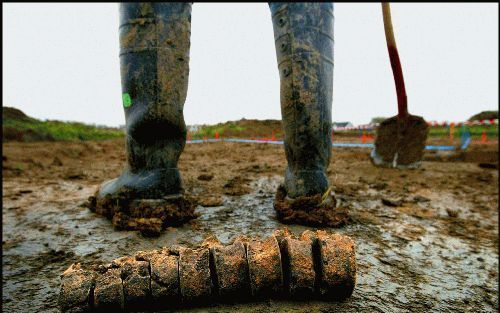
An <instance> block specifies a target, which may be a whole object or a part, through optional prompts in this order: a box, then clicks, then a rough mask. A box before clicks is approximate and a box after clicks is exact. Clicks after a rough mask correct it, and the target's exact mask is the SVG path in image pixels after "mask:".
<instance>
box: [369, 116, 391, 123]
mask: <svg viewBox="0 0 500 313" xmlns="http://www.w3.org/2000/svg"><path fill="white" fill-rule="evenodd" d="M386 119H388V117H380V116H377V117H374V118H372V120H371V121H370V123H372V124H377V123H382V122H383V121H384V120H386Z"/></svg>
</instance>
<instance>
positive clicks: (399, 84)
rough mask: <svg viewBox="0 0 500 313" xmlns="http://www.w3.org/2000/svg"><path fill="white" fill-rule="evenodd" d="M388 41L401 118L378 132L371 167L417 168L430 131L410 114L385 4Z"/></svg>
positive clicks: (379, 128) (390, 121)
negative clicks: (372, 165)
mask: <svg viewBox="0 0 500 313" xmlns="http://www.w3.org/2000/svg"><path fill="white" fill-rule="evenodd" d="M382 14H383V16H384V29H385V38H386V40H387V49H388V50H389V58H390V61H391V67H392V74H393V75H394V82H395V85H396V93H397V97H398V115H396V116H393V117H391V118H388V119H386V120H384V121H383V122H382V123H380V125H379V127H378V129H377V138H376V140H375V147H374V149H373V150H372V152H371V154H370V157H371V160H372V163H373V164H374V165H376V166H381V167H393V168H417V167H419V166H420V162H421V160H422V156H423V154H424V149H425V142H426V140H427V133H428V131H429V129H428V125H427V123H426V122H425V120H424V119H423V118H422V117H420V116H415V115H410V114H409V113H408V100H407V97H406V90H405V83H404V79H403V71H402V69H401V62H400V60H399V54H398V49H397V47H396V39H395V38H394V31H393V28H392V21H391V9H390V6H389V3H386V2H384V3H382Z"/></svg>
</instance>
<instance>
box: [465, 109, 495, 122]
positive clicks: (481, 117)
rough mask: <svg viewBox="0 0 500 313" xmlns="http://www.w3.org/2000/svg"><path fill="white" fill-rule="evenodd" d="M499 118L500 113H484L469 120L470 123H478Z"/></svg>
mask: <svg viewBox="0 0 500 313" xmlns="http://www.w3.org/2000/svg"><path fill="white" fill-rule="evenodd" d="M497 118H498V111H483V112H480V113H477V114H475V115H472V116H471V117H470V118H469V121H477V120H491V119H497Z"/></svg>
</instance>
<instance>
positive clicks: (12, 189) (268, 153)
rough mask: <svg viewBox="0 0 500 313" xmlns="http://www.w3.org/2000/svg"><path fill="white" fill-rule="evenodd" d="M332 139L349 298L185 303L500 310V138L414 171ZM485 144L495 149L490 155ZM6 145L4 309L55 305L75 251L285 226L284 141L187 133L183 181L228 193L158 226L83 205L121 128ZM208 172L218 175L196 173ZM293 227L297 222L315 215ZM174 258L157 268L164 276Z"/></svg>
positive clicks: (221, 307)
mask: <svg viewBox="0 0 500 313" xmlns="http://www.w3.org/2000/svg"><path fill="white" fill-rule="evenodd" d="M428 144H433V143H428ZM332 152H333V157H332V159H331V162H330V166H329V170H328V178H329V180H330V182H331V185H332V187H333V192H334V194H335V198H336V200H337V201H338V202H339V203H341V204H346V205H348V207H349V218H348V220H347V222H346V223H345V224H344V225H343V226H341V227H338V228H330V227H322V229H324V230H326V231H334V232H338V233H340V234H345V235H348V236H350V237H351V238H352V239H353V240H354V243H355V245H356V287H355V289H354V291H353V293H352V296H351V297H350V298H348V299H347V300H345V301H342V302H332V301H320V300H317V299H306V300H304V299H302V300H301V301H293V300H285V299H274V300H266V301H256V302H254V301H250V302H246V303H226V304H223V303H217V304H210V305H207V306H203V307H194V308H179V309H175V310H176V311H181V312H220V311H229V312H269V311H280V312H316V311H320V312H321V311H323V312H336V311H342V312H360V311H374V312H400V311H413V312H415V311H432V312H454V311H476V312H492V311H497V310H498V308H499V306H498V296H497V295H498V209H497V208H498V170H497V169H491V168H481V167H480V166H479V165H478V164H479V163H484V162H488V163H494V164H495V163H496V164H498V159H497V158H496V159H494V158H493V157H492V156H493V155H495V154H496V155H498V146H494V145H488V146H474V145H473V146H472V147H471V152H473V154H470V155H468V154H467V153H466V155H465V158H463V159H447V158H445V157H443V158H439V159H432V160H428V161H424V162H422V166H421V168H419V169H416V170H411V171H403V170H398V169H388V168H376V167H373V165H372V164H371V163H370V160H369V153H370V151H368V150H364V149H358V150H355V149H334V150H333V151H332ZM482 152H484V154H485V155H489V156H488V157H487V159H484V158H481V157H480V156H481V155H482V154H481V153H482ZM474 155H475V156H478V157H477V158H476V157H475V156H474ZM427 156H429V155H428V154H427V152H426V155H424V157H427ZM434 156H438V155H433V157H434ZM56 158H57V159H58V161H57V160H56V161H57V162H55V161H54V160H55V159H56ZM2 159H3V162H2V163H3V166H2V167H3V187H2V188H3V190H2V191H3V199H2V200H3V207H2V217H3V241H2V248H3V258H2V266H3V281H2V287H3V298H2V304H3V310H4V311H5V312H26V311H27V310H29V311H31V312H58V301H59V300H58V295H59V290H60V289H59V288H60V283H61V280H60V274H61V273H62V272H64V271H65V270H66V269H67V268H68V267H69V266H70V265H71V264H73V263H80V264H81V268H82V269H87V268H97V267H98V266H99V265H101V264H107V263H109V262H111V261H112V260H114V259H116V258H117V257H119V256H122V255H125V254H128V253H130V254H133V253H135V252H136V251H149V250H161V248H162V247H165V246H169V247H171V246H173V245H183V246H186V247H191V248H195V247H196V246H198V245H199V244H200V242H202V240H203V238H205V237H206V236H207V235H210V234H214V235H216V236H217V237H218V238H219V239H220V241H221V243H223V244H228V243H230V242H232V240H233V239H234V238H235V237H237V236H241V235H243V236H247V237H259V236H260V237H261V238H266V237H268V236H270V235H272V234H273V232H274V230H275V229H276V228H280V227H282V226H283V224H282V223H281V222H280V221H279V220H278V218H277V213H276V211H275V210H274V207H273V202H274V198H275V195H276V190H277V188H278V186H279V185H280V184H282V183H283V178H282V174H283V172H284V170H285V165H286V162H285V156H284V151H283V147H279V146H272V145H251V144H236V143H214V144H200V145H188V146H186V150H185V152H184V153H183V154H182V156H181V159H180V163H179V166H180V170H181V173H182V175H183V179H184V183H185V188H186V191H187V192H189V193H190V194H192V195H193V197H196V198H197V199H198V200H200V201H204V200H205V199H208V198H212V197H216V198H218V199H222V203H220V202H219V203H218V204H220V205H216V206H203V205H198V206H197V207H196V208H195V213H197V214H199V217H198V218H196V219H193V220H190V221H188V222H186V223H185V224H183V225H181V226H179V227H167V228H166V229H165V230H164V231H162V232H161V234H160V236H157V237H145V236H143V235H142V234H141V233H140V232H137V231H128V230H123V231H117V230H115V229H114V227H113V224H112V222H111V221H110V220H107V219H105V218H103V217H102V216H101V215H99V214H96V213H93V212H91V211H90V210H89V209H88V208H87V207H86V206H85V203H86V201H87V199H88V197H90V196H92V195H93V194H94V193H95V191H96V189H97V188H98V186H99V185H100V184H101V183H102V182H103V181H105V180H108V179H110V178H113V177H116V176H118V175H119V174H120V173H121V170H122V167H123V162H124V161H125V154H124V151H123V142H122V141H104V142H83V143H58V142H49V143H47V142H43V143H4V144H3V158H2ZM58 164H62V165H58ZM202 174H206V175H212V179H211V180H209V181H206V180H199V179H198V177H199V176H200V175H202ZM237 176H240V177H244V178H245V181H243V180H239V181H238V180H236V182H235V186H242V187H245V189H246V191H245V193H243V192H241V193H242V194H241V195H228V194H226V193H225V190H226V188H225V187H224V186H225V185H226V183H227V182H229V181H231V180H232V179H233V178H235V177H237ZM383 199H389V200H391V204H392V205H387V204H385V203H387V202H385V203H383V202H382V201H383ZM206 201H209V200H206ZM219 201H220V200H219ZM288 227H289V229H290V231H291V232H292V233H294V234H296V235H297V236H298V234H300V233H302V232H303V231H304V230H308V229H309V230H314V229H315V227H311V226H301V225H295V224H289V225H288ZM173 262H174V263H175V257H174V260H173ZM209 263H210V262H209ZM209 265H210V264H209ZM316 266H318V265H317V264H316ZM115 270H116V269H115ZM106 271H110V274H109V275H108V276H107V278H106V280H103V281H102V282H101V283H99V284H100V285H101V286H102V287H101V288H100V290H102V292H100V293H99V294H102V297H100V299H102V300H101V302H102V303H103V304H104V303H105V300H106V299H110V298H112V297H111V296H107V295H111V294H112V293H113V291H112V290H113V288H112V286H113V284H114V281H115V282H116V281H117V280H116V273H115V274H113V268H110V269H107V270H106ZM163 272H164V270H163V269H158V271H157V273H158V275H160V277H163V276H162V275H163V274H161V273H163ZM165 273H166V272H165ZM165 275H166V276H165V280H164V279H163V278H161V279H160V278H158V277H156V278H155V279H156V280H157V281H158V282H159V284H158V285H160V283H162V282H166V281H168V278H167V277H168V275H167V274H165ZM98 277H103V276H102V275H100V276H98ZM139 278H140V275H139ZM113 279H115V280H113ZM96 286H97V281H96ZM96 288H97V287H96ZM106 290H108V291H106ZM84 295H85V293H84V292H82V293H81V298H80V299H83V297H84ZM94 296H97V295H96V294H95V293H94ZM77 298H78V296H77V297H76V298H75V299H77ZM96 299H97V298H96ZM113 299H116V298H114V297H113ZM118 299H119V298H118ZM120 301H122V300H120V299H119V300H118V303H115V305H118V306H120V305H121V303H120ZM123 301H125V299H123ZM28 308H29V309H28ZM172 310H173V309H172ZM172 310H170V309H168V310H167V311H172Z"/></svg>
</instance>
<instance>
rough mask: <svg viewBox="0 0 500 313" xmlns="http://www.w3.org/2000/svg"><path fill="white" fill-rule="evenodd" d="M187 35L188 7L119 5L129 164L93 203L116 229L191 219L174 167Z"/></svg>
mask: <svg viewBox="0 0 500 313" xmlns="http://www.w3.org/2000/svg"><path fill="white" fill-rule="evenodd" d="M190 33H191V4H188V3H123V4H121V5H120V49H121V51H120V67H121V81H122V98H123V106H124V110H125V118H126V151H127V164H126V167H125V169H124V171H123V173H122V174H121V176H119V177H118V178H116V179H114V180H111V181H109V182H106V183H104V184H103V185H102V186H101V188H100V189H99V191H98V193H97V195H96V199H95V200H94V201H93V202H94V203H93V205H92V204H91V207H93V208H94V210H95V211H96V212H98V213H101V214H103V215H106V216H107V217H108V218H112V219H113V224H114V225H115V226H116V227H117V228H123V229H138V230H142V231H144V232H150V233H154V234H157V233H159V231H161V229H162V228H163V227H165V226H167V225H172V224H176V223H181V222H183V221H185V220H187V219H190V218H192V217H194V213H193V210H194V208H193V205H192V203H190V201H188V200H187V199H186V198H185V197H184V196H183V187H182V181H181V175H180V173H179V170H178V168H177V162H178V160H179V157H180V155H181V153H182V151H183V149H184V146H185V143H186V125H185V122H184V117H183V107H184V101H185V100H186V94H187V84H188V75H189V48H190ZM91 202H92V201H91Z"/></svg>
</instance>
